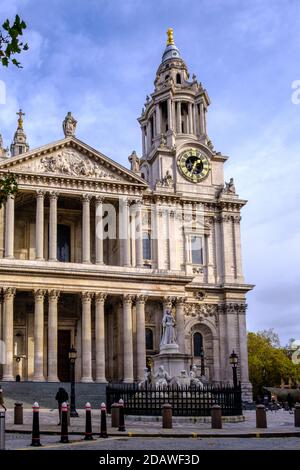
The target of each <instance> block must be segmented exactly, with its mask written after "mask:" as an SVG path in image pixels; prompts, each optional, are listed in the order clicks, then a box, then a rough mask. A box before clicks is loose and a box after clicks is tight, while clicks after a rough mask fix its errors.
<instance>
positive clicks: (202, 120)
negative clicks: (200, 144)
mask: <svg viewBox="0 0 300 470" xmlns="http://www.w3.org/2000/svg"><path fill="white" fill-rule="evenodd" d="M199 124H200V135H204V134H205V117H204V104H203V103H202V102H201V103H199Z"/></svg>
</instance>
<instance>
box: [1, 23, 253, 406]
mask: <svg viewBox="0 0 300 470" xmlns="http://www.w3.org/2000/svg"><path fill="white" fill-rule="evenodd" d="M209 104H210V100H209V97H208V94H207V91H206V90H205V89H204V88H203V86H202V84H201V83H199V81H198V80H197V78H196V76H195V75H193V76H192V78H191V77H190V75H189V72H188V69H187V66H186V64H185V62H184V61H183V59H182V57H181V55H180V52H179V50H178V48H177V47H176V46H175V44H174V40H173V34H172V30H169V31H168V41H167V46H166V48H165V51H164V53H163V56H162V61H161V63H160V65H159V67H158V70H157V73H156V78H155V81H154V90H153V93H151V95H150V96H147V98H146V103H145V105H144V107H143V110H142V113H141V116H140V117H139V119H138V121H139V124H140V126H141V133H142V154H141V156H138V155H137V154H136V152H133V153H132V154H131V155H130V157H129V161H130V165H131V169H130V170H128V169H127V168H125V167H123V166H121V165H120V164H119V163H117V162H115V161H113V160H111V159H110V158H108V157H106V156H105V155H103V154H102V153H101V152H100V151H98V150H95V149H93V148H91V147H90V146H89V145H88V144H86V143H84V142H82V141H80V140H79V139H78V138H77V137H76V136H75V129H76V121H75V119H74V118H73V116H72V115H71V113H68V115H67V116H66V118H65V121H64V123H63V130H64V134H65V137H64V138H63V139H62V140H59V141H56V142H52V143H49V144H46V145H43V146H41V147H39V148H36V149H33V150H30V149H29V145H28V143H27V138H26V134H25V131H24V127H23V126H24V125H23V113H22V112H21V111H20V112H19V113H18V115H19V119H18V128H17V131H16V133H15V136H14V139H13V142H12V145H11V149H10V156H8V152H6V151H5V150H4V149H3V145H2V141H1V142H0V144H1V151H0V157H1V161H0V173H1V175H2V176H3V175H5V174H6V173H7V172H10V173H13V174H14V175H15V176H16V178H17V181H18V188H19V191H18V193H17V195H16V196H14V197H10V198H9V199H8V201H7V203H6V204H5V206H4V207H2V208H1V211H0V257H1V259H0V279H1V288H2V295H1V304H0V305H1V310H0V335H1V337H0V338H1V339H2V346H3V345H5V351H4V356H5V358H4V359H5V360H3V361H2V362H4V364H3V365H1V366H0V379H1V380H2V381H14V380H16V377H17V378H18V380H19V379H20V380H21V381H33V382H43V381H49V382H56V381H68V380H69V373H70V371H69V360H68V351H69V349H70V347H71V346H74V347H75V348H76V350H77V360H76V380H77V381H82V382H97V383H106V382H107V381H124V382H127V383H130V382H133V381H137V380H141V379H142V378H143V374H144V367H145V364H146V363H147V364H148V365H149V366H150V367H151V357H152V356H153V355H155V354H157V353H158V352H159V343H160V337H161V319H162V315H163V312H164V311H165V310H166V309H171V310H172V312H173V315H174V317H175V318H176V325H177V342H178V344H179V349H180V352H183V353H186V354H188V355H189V356H190V364H191V365H192V364H195V365H196V366H197V368H198V371H199V375H203V374H205V377H206V379H207V380H208V381H209V382H212V383H220V382H226V383H230V382H231V381H232V370H231V365H230V363H229V355H230V354H231V352H232V351H233V350H234V351H235V352H236V353H237V355H238V358H239V363H238V377H239V380H240V381H241V383H242V387H243V390H244V397H245V398H247V397H248V398H249V399H250V395H251V385H250V383H249V378H248V362H247V339H246V300H245V295H246V293H247V292H248V291H249V290H251V289H252V287H253V286H252V285H249V284H245V282H244V278H243V271H242V260H241V237H240V220H241V216H240V211H241V209H242V207H243V206H244V205H245V204H246V201H245V200H243V199H241V198H240V197H239V196H238V194H237V193H236V190H235V185H234V182H233V179H231V180H230V181H229V182H228V183H225V182H224V175H223V168H224V164H225V163H226V161H227V159H228V157H226V156H224V155H223V154H222V153H220V152H217V151H215V149H214V147H213V145H212V142H211V140H210V139H209V137H208V135H207V130H206V118H207V110H208V106H209Z"/></svg>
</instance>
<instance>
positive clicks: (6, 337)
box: [2, 287, 16, 382]
mask: <svg viewBox="0 0 300 470" xmlns="http://www.w3.org/2000/svg"><path fill="white" fill-rule="evenodd" d="M3 294H4V312H3V313H4V316H3V341H4V343H5V349H6V364H4V365H3V377H2V380H3V382H9V381H12V380H14V376H13V373H14V372H13V360H14V359H13V357H14V298H15V295H16V289H14V288H13V287H7V288H5V289H4V290H3Z"/></svg>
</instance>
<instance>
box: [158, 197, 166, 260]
mask: <svg viewBox="0 0 300 470" xmlns="http://www.w3.org/2000/svg"><path fill="white" fill-rule="evenodd" d="M155 217H156V221H155V228H156V246H157V250H156V255H157V268H158V269H166V265H165V243H166V239H165V232H164V230H163V229H164V224H165V223H166V221H165V220H163V219H164V218H165V213H164V210H163V209H162V208H161V207H160V206H159V205H158V204H156V213H155Z"/></svg>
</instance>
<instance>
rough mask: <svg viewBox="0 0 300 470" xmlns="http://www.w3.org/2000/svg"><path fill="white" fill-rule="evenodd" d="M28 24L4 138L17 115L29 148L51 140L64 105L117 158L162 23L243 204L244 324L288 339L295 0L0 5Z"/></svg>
mask: <svg viewBox="0 0 300 470" xmlns="http://www.w3.org/2000/svg"><path fill="white" fill-rule="evenodd" d="M17 12H19V13H20V15H21V16H22V17H23V18H24V19H25V21H26V22H27V24H28V31H27V33H26V39H27V40H28V42H29V45H30V52H28V53H26V55H23V57H22V60H21V61H22V63H23V65H24V68H23V69H22V70H16V69H13V68H10V69H8V70H3V69H1V70H0V74H1V75H0V79H2V80H4V81H5V83H6V85H7V102H6V104H5V105H3V104H1V105H0V132H1V133H2V135H3V138H4V140H5V144H6V145H9V144H10V142H11V139H12V136H13V133H14V131H15V128H16V115H15V113H16V111H17V110H18V109H19V107H22V108H23V110H25V112H26V116H25V130H26V133H27V136H28V141H29V143H30V146H31V148H33V147H36V146H39V145H43V144H46V143H48V142H51V141H53V140H57V139H60V138H62V136H63V134H62V128H61V122H62V120H63V118H64V116H65V114H66V112H67V111H69V110H70V111H72V113H73V114H74V116H75V117H76V118H77V119H78V126H77V136H78V137H79V138H80V139H81V140H83V141H86V142H87V143H89V144H90V145H92V146H94V147H95V148H98V149H99V150H101V151H102V152H103V153H105V154H107V155H108V156H109V157H111V158H113V159H115V160H117V161H119V162H120V163H122V164H125V165H127V164H128V162H127V156H128V155H129V154H130V153H131V151H132V150H133V149H136V150H137V152H140V148H141V139H140V130H139V126H138V123H137V121H136V118H137V116H139V114H140V111H141V108H142V106H143V104H144V101H145V96H146V94H148V93H150V92H152V91H153V81H154V78H155V72H156V69H157V67H158V65H159V63H160V59H161V55H162V52H163V49H164V46H165V38H166V35H165V31H166V29H167V28H168V27H173V28H174V31H175V41H176V45H177V46H178V47H179V49H180V51H181V54H182V57H183V58H184V59H185V61H186V63H187V65H188V68H189V71H190V72H191V73H195V74H196V75H197V78H198V79H199V80H200V81H201V82H202V83H203V85H204V86H205V87H206V89H207V91H208V93H209V96H210V98H211V101H212V104H211V107H210V109H209V113H208V131H209V135H210V138H211V139H212V141H213V143H214V146H215V148H216V149H217V150H220V151H222V153H223V154H225V155H229V156H230V160H229V162H228V163H227V164H226V169H225V173H226V179H227V180H229V178H230V177H231V176H233V177H234V178H235V183H236V187H237V191H238V193H239V195H240V196H241V197H243V198H245V199H248V200H249V203H248V205H247V206H246V208H245V209H244V210H243V221H242V237H243V260H244V270H245V277H246V281H247V282H250V283H254V284H256V288H255V290H254V291H253V292H252V293H250V294H249V295H248V304H249V309H248V329H250V330H257V329H262V328H270V327H273V328H275V330H276V331H277V332H278V333H279V334H280V337H281V339H282V341H283V343H284V342H286V341H287V340H288V338H290V337H295V338H297V339H300V319H299V316H300V315H299V313H300V312H299V311H300V309H299V304H300V274H299V272H300V270H299V265H300V250H299V245H300V215H299V214H300V211H299V201H298V199H299V195H300V190H299V175H300V133H299V129H300V105H295V104H293V102H292V99H291V96H292V92H293V90H292V82H293V81H294V80H297V79H298V80H299V79H300V70H299V68H300V65H299V64H300V61H299V56H300V32H299V31H300V2H299V1H297V0H285V1H283V0H264V1H257V0H252V1H251V2H249V1H246V0H188V1H187V0H160V1H156V0H51V1H45V0H44V1H41V0H10V1H9V2H5V3H4V1H3V0H2V1H1V4H0V18H1V19H3V20H4V19H5V18H6V17H13V16H14V14H15V13H17Z"/></svg>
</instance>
